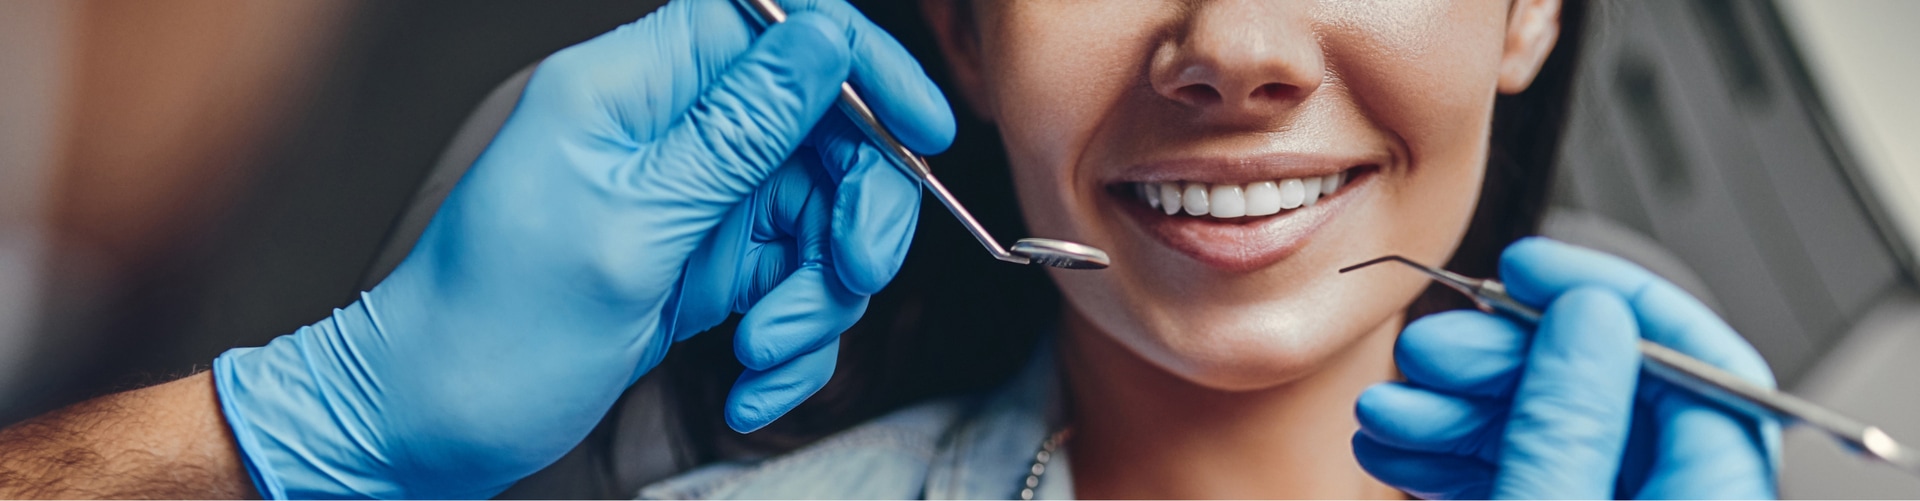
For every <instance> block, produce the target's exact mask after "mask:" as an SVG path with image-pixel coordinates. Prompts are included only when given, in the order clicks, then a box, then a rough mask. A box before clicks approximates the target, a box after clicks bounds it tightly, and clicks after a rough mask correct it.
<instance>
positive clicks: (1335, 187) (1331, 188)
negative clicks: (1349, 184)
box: [1320, 172, 1347, 195]
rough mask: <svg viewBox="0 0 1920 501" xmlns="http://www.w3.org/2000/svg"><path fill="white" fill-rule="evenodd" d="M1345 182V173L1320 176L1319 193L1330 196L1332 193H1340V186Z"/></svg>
mask: <svg viewBox="0 0 1920 501" xmlns="http://www.w3.org/2000/svg"><path fill="white" fill-rule="evenodd" d="M1346 180H1347V173H1346V172H1335V173H1332V174H1327V175H1325V176H1320V193H1321V194H1325V195H1332V194H1333V193H1334V192H1336V191H1340V184H1341V183H1342V182H1344V181H1346Z"/></svg>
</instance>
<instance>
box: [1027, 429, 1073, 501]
mask: <svg viewBox="0 0 1920 501" xmlns="http://www.w3.org/2000/svg"><path fill="white" fill-rule="evenodd" d="M1072 434H1073V428H1061V429H1060V430H1059V431H1055V432H1053V433H1052V434H1049V435H1047V439H1046V440H1043V441H1041V442H1040V450H1039V451H1038V452H1034V453H1033V466H1030V467H1027V481H1026V483H1023V484H1020V501H1033V494H1034V489H1038V488H1040V477H1042V476H1045V475H1046V474H1047V463H1048V462H1051V461H1053V454H1054V452H1055V451H1058V450H1060V446H1061V445H1065V444H1066V443H1067V437H1068V436H1069V435H1072Z"/></svg>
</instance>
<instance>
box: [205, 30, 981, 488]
mask: <svg viewBox="0 0 1920 501" xmlns="http://www.w3.org/2000/svg"><path fill="white" fill-rule="evenodd" d="M782 3H783V4H784V5H785V7H786V8H787V9H788V10H789V11H790V12H792V13H793V15H792V17H791V18H790V20H789V21H788V22H787V23H784V24H781V25H778V26H776V27H773V28H771V29H768V30H766V31H765V32H764V33H758V32H759V31H760V30H759V28H758V27H756V26H754V25H752V24H750V23H751V22H750V21H749V19H750V18H748V17H746V11H743V10H741V9H740V8H739V7H737V6H735V5H734V4H733V3H732V2H730V1H728V0H678V1H675V2H673V3H671V4H669V5H667V6H665V7H663V8H661V9H660V10H659V11H657V12H655V13H653V14H651V15H649V16H647V17H646V18H644V19H641V20H640V21H638V22H635V23H633V24H629V25H626V26H622V27H620V28H619V29H617V30H614V31H613V32H611V33H607V34H605V35H602V36H600V37H598V38H595V39H593V40H590V41H587V42H585V43H582V44H580V45H577V46H574V47H571V48H568V49H566V50H563V51H561V52H559V53H557V54H554V55H553V56H552V57H549V58H548V59H547V60H546V61H544V62H543V63H541V65H540V67H539V68H538V69H537V70H536V71H535V74H534V76H533V77H532V79H531V81H530V82H529V83H528V85H527V89H526V91H525V92H524V94H523V95H522V96H521V99H520V102H519V104H518V107H517V108H516V109H515V110H514V112H513V115H512V116H511V118H509V119H508V120H507V122H506V124H505V126H504V127H503V128H502V130H501V131H500V133H499V134H498V136H497V137H495V139H494V141H493V143H492V144H491V145H489V146H488V148H487V150H486V152H485V153H484V154H483V155H482V156H481V157H480V158H479V160H477V161H476V163H475V164H474V166H473V168H472V169H471V170H470V171H469V172H468V173H467V175H466V177H465V178H464V179H462V180H461V181H460V184H459V185H458V186H457V187H456V188H455V190H454V191H453V193H452V194H451V195H450V196H449V197H448V199H447V201H446V202H445V203H444V205H443V206H442V207H441V208H440V211H439V212H438V213H437V214H436V215H435V216H434V219H433V221H432V223H431V224H430V225H429V226H428V228H427V230H426V232H425V234H424V235H422V237H421V239H420V241H419V243H418V244H417V245H416V246H415V247H414V249H413V252H412V253H411V254H410V255H409V256H408V257H407V259H406V260H405V261H404V262H403V263H402V264H401V265H400V266H399V267H398V268H397V269H395V270H394V272H393V274H392V275H390V276H389V277H388V278H387V279H386V280H384V281H382V282H381V283H380V284H379V285H378V286H376V287H374V288H373V290H371V291H369V292H367V293H364V294H362V295H361V298H360V301H358V302H356V303H354V304H352V305H350V306H348V307H346V308H345V309H341V310H336V311H335V312H334V314H333V316H332V317H330V318H327V319H325V320H322V321H321V322H319V323H316V324H314V325H312V326H308V327H306V328H302V329H300V330H299V331H298V332H295V333H294V334H291V335H287V336H282V337H280V338H278V339H275V340H274V341H273V342H271V343H270V344H268V345H267V346H265V347H261V348H241V349H235V350H232V351H229V352H227V353H226V354H224V355H222V356H221V357H220V358H218V359H217V360H215V362H214V371H215V379H216V382H217V385H218V391H219V396H220V401H221V405H222V406H223V411H224V414H225V415H226V417H227V420H228V422H229V424H230V425H231V426H232V428H233V430H234V435H235V438H236V439H237V441H238V442H239V444H240V446H241V450H242V453H243V456H244V459H245V463H246V464H247V466H248V468H249V470H250V472H251V473H252V474H253V477H254V480H255V485H256V486H257V487H259V488H260V491H261V493H262V494H263V495H268V496H272V497H274V498H286V497H295V498H335V497H406V498H440V497H455V498H486V497H489V496H492V495H493V494H496V493H498V492H500V491H501V490H504V489H505V488H506V487H508V486H509V485H511V484H512V483H513V482H514V481H516V480H518V479H520V478H522V477H524V476H526V475H528V474H530V473H532V472H534V471H537V470H538V469H540V468H542V467H544V466H546V465H548V464H550V463H552V462H553V461H554V460H557V459H558V458H559V457H560V456H561V455H563V454H565V453H566V452H567V451H568V450H569V449H571V448H572V447H574V446H575V445H576V444H577V443H578V442H579V441H580V440H581V439H582V438H583V437H584V436H585V435H586V434H587V432H588V431H589V430H590V429H591V428H592V427H593V426H594V424H595V423H596V422H597V421H598V420H599V419H600V418H601V417H602V416H603V415H604V414H605V413H606V411H607V410H608V409H609V408H610V407H611V406H612V404H613V403H614V401H615V399H616V398H617V397H618V396H619V395H620V394H621V392H622V391H623V390H624V389H625V388H627V387H628V386H629V385H631V384H632V383H633V382H634V381H635V380H636V379H638V378H639V377H640V376H641V375H643V374H644V373H646V372H647V371H648V370H649V369H651V368H653V367H654V366H655V365H657V364H658V363H659V362H660V360H661V358H662V357H663V356H665V354H666V352H667V349H668V348H669V346H671V344H672V343H673V342H674V341H676V340H679V339H684V338H686V337H688V336H691V335H693V334H695V333H698V332H700V331H702V330H704V329H707V328H710V327H712V326H714V325H716V324H718V323H719V322H721V321H722V320H724V319H725V318H726V316H727V315H728V314H729V313H730V312H743V313H745V317H744V319H743V321H742V322H741V324H740V327H739V330H738V334H737V336H736V338H735V340H734V342H735V346H736V352H737V353H738V355H739V356H740V358H741V360H742V362H744V363H745V364H746V365H747V366H748V367H749V370H748V371H747V372H746V373H745V374H744V375H742V376H741V378H740V380H739V381H738V382H737V383H736V386H735V388H734V392H733V395H732V398H730V399H729V401H728V408H727V416H728V421H729V424H731V425H732V426H733V427H734V428H736V429H740V430H752V429H755V428H758V427H760V426H762V425H764V424H766V423H767V422H768V421H771V420H773V419H774V418H775V417H777V416H779V415H780V414H782V413H784V412H786V411H787V410H788V409H790V408H792V407H793V406H794V405H795V404H797V403H798V402H799V401H800V400H801V399H804V398H805V397H807V396H809V395H810V394H811V393H812V392H813V391H814V390H817V389H818V388H819V387H820V386H821V385H823V384H824V383H825V382H826V380H827V378H828V377H829V376H830V375H831V374H832V370H833V364H834V359H835V356H836V354H837V351H838V350H837V347H838V343H837V336H838V335H839V334H840V332H842V331H843V330H844V329H846V328H847V327H848V326H849V325H851V324H852V323H853V322H854V321H855V320H856V319H858V318H859V317H860V315H861V314H862V312H863V311H864V309H865V307H866V301H867V296H868V295H870V294H872V293H874V292H876V291H877V290H879V289H880V288H881V287H882V286H884V285H885V284H886V283H887V282H888V281H889V280H891V278H892V275H893V273H894V272H895V271H897V270H898V268H899V266H900V263H901V261H902V260H903V259H904V255H905V252H906V249H907V246H908V243H909V241H910V239H911V236H912V233H913V230H914V221H915V217H916V215H917V214H918V207H919V200H920V187H919V185H918V184H917V183H916V182H915V181H913V180H912V179H911V178H909V177H907V175H906V174H905V173H903V172H902V171H900V170H899V169H898V168H895V167H893V166H892V165H890V164H888V163H886V157H884V156H883V155H882V152H881V150H878V149H876V148H874V147H872V146H871V145H868V144H867V143H866V141H865V139H864V137H862V136H861V135H860V134H859V133H858V131H857V130H856V129H854V128H853V127H852V126H851V124H850V123H849V122H847V121H846V120H845V119H844V117H841V116H840V114H839V113H838V112H831V113H830V112H829V110H830V109H831V107H832V104H833V103H834V100H835V98H836V96H837V92H838V89H839V85H840V83H841V82H842V81H846V80H847V79H848V78H849V74H851V77H852V79H853V82H854V84H855V85H856V86H859V87H861V89H862V91H863V92H864V93H865V95H866V96H867V97H868V98H869V99H870V104H871V105H873V106H874V108H875V110H876V111H877V112H878V114H879V115H880V117H881V118H882V119H883V120H884V121H885V122H886V123H887V124H888V126H889V127H891V128H892V129H893V130H894V131H895V132H896V134H897V135H898V136H899V138H900V139H901V140H902V141H903V142H905V143H906V144H907V145H908V146H909V147H911V148H913V149H915V150H918V151H921V152H928V153H932V152H937V151H939V150H942V149H944V148H945V147H946V146H947V145H948V143H949V142H950V141H951V140H952V136H953V133H954V129H953V117H952V115H951V113H952V112H951V110H950V109H949V108H948V105H947V103H946V101H945V100H944V98H943V97H942V96H941V94H940V92H939V90H938V89H937V88H935V87H934V86H933V84H932V83H931V82H930V81H929V80H928V79H927V78H926V76H925V74H924V73H923V71H922V70H921V68H920V67H919V65H918V63H917V62H915V61H914V60H913V58H912V57H911V56H910V55H909V54H908V53H907V52H906V51H905V50H904V49H903V48H902V47H900V46H899V45H898V42H896V41H895V40H894V39H893V38H892V37H891V36H889V35H888V34H886V33H885V32H883V31H881V30H880V29H879V28H878V27H876V26H874V25H873V24H872V23H871V22H870V21H868V20H867V19H866V18H864V17H863V16H861V15H860V14H859V13H858V12H857V11H856V10H854V9H853V8H852V7H851V6H849V5H847V4H846V3H845V2H844V0H787V1H783V2H782ZM823 117H825V118H826V119H825V120H824V121H823Z"/></svg>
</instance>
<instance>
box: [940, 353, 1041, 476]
mask: <svg viewBox="0 0 1920 501" xmlns="http://www.w3.org/2000/svg"><path fill="white" fill-rule="evenodd" d="M1054 365H1055V360H1054V354H1053V343H1052V342H1051V340H1048V341H1043V342H1041V343H1040V346H1039V347H1038V348H1037V349H1035V350H1034V353H1033V358H1032V359H1031V360H1029V361H1028V362H1027V366H1026V367H1025V368H1024V369H1022V370H1021V372H1020V373H1019V375H1017V376H1015V377H1014V378H1013V380H1012V381H1009V382H1008V384H1007V385H1006V386H1004V387H1002V388H1001V389H1000V390H999V391H997V392H995V393H993V394H992V395H990V396H989V397H987V399H986V400H985V401H984V402H982V405H981V407H980V410H979V412H978V413H977V414H974V415H972V416H970V417H968V418H967V419H964V420H962V421H961V422H960V423H959V424H958V425H956V426H955V427H954V429H953V430H952V432H951V434H950V435H949V436H948V437H947V438H946V440H944V441H943V443H942V444H941V445H942V446H941V447H940V448H939V449H937V452H936V453H935V455H934V458H933V462H932V464H930V465H929V468H928V471H927V486H926V492H924V493H923V497H925V498H926V499H1011V498H1017V497H1018V496H1019V494H1020V489H1021V488H1022V487H1024V486H1025V484H1024V483H1023V482H1024V481H1025V480H1026V478H1027V475H1028V473H1029V469H1030V468H1031V467H1032V466H1033V460H1034V455H1035V453H1037V452H1039V448H1040V443H1041V442H1042V441H1044V440H1046V438H1047V436H1048V435H1049V434H1051V433H1053V432H1054V431H1055V430H1058V429H1059V428H1060V426H1062V425H1063V423H1064V422H1065V420H1064V419H1063V414H1064V412H1063V409H1062V401H1063V400H1062V399H1061V388H1060V378H1059V376H1058V373H1057V372H1056V370H1055V367H1054ZM1072 478H1073V476H1072V472H1071V469H1070V468H1069V466H1068V461H1067V454H1066V449H1065V448H1062V449H1060V450H1058V451H1055V452H1054V454H1053V458H1052V460H1051V461H1050V462H1049V463H1048V464H1047V469H1046V474H1045V475H1044V476H1042V477H1041V479H1040V480H1041V482H1040V486H1039V487H1038V488H1036V489H1035V490H1034V497H1035V498H1036V499H1073V480H1072Z"/></svg>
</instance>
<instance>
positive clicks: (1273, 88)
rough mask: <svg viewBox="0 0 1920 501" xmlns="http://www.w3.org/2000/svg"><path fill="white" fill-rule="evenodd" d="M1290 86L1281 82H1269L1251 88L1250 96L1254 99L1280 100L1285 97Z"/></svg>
mask: <svg viewBox="0 0 1920 501" xmlns="http://www.w3.org/2000/svg"><path fill="white" fill-rule="evenodd" d="M1291 89H1292V86H1290V85H1286V84H1281V83H1269V84H1266V85H1262V86H1259V87H1256V88H1254V89H1253V94H1252V95H1251V97H1252V98H1253V99H1254V100H1255V101H1268V100H1273V101H1277V100H1281V99H1285V98H1286V97H1287V93H1288V92H1289V91H1290V90H1291Z"/></svg>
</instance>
